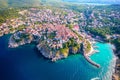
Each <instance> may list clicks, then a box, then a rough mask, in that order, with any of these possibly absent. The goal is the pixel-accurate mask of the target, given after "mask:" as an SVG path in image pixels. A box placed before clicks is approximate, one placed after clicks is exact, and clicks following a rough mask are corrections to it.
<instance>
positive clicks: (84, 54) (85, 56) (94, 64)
mask: <svg viewBox="0 0 120 80" xmlns="http://www.w3.org/2000/svg"><path fill="white" fill-rule="evenodd" d="M82 54H83V56H84V58H85V59H86V60H87V61H88V62H89V63H90V64H92V65H93V66H95V67H97V68H100V65H99V64H97V63H95V62H94V61H92V60H91V59H90V58H89V57H88V56H87V55H86V53H85V49H84V44H83V43H82Z"/></svg>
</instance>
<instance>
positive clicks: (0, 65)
mask: <svg viewBox="0 0 120 80" xmlns="http://www.w3.org/2000/svg"><path fill="white" fill-rule="evenodd" d="M9 37H10V35H5V36H2V37H0V80H112V73H113V72H114V68H115V63H116V57H115V55H114V53H113V50H112V45H111V44H109V43H99V42H97V43H96V44H95V45H94V46H97V47H98V48H96V50H99V52H97V53H95V54H93V55H91V56H90V59H92V60H93V61H94V62H96V63H97V64H100V68H96V67H95V66H93V65H91V64H90V63H88V62H87V61H86V60H85V58H84V57H83V56H82V55H81V53H78V54H76V55H70V56H69V57H68V58H66V59H62V60H58V61H57V62H51V60H49V59H46V58H44V56H42V55H41V53H39V51H38V50H37V48H36V45H35V44H26V45H23V46H20V47H18V48H8V41H9Z"/></svg>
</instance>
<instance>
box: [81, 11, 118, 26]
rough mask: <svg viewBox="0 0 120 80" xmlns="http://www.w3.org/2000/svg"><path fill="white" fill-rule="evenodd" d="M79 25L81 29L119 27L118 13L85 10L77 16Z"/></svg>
mask: <svg viewBox="0 0 120 80" xmlns="http://www.w3.org/2000/svg"><path fill="white" fill-rule="evenodd" d="M79 20H80V21H79V25H80V26H81V27H85V26H87V27H106V26H120V25H119V24H118V22H119V20H120V12H117V11H115V10H114V11H109V12H108V11H107V10H101V9H95V10H94V9H93V10H92V11H89V10H86V12H81V13H80V14H79ZM116 21H118V22H116Z"/></svg>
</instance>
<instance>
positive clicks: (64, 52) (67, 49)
mask: <svg viewBox="0 0 120 80" xmlns="http://www.w3.org/2000/svg"><path fill="white" fill-rule="evenodd" d="M60 53H61V54H63V55H64V56H65V57H67V56H68V54H69V48H61V49H60Z"/></svg>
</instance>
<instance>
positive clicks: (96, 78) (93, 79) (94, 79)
mask: <svg viewBox="0 0 120 80" xmlns="http://www.w3.org/2000/svg"><path fill="white" fill-rule="evenodd" d="M91 80H100V78H99V77H95V78H92V79H91Z"/></svg>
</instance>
